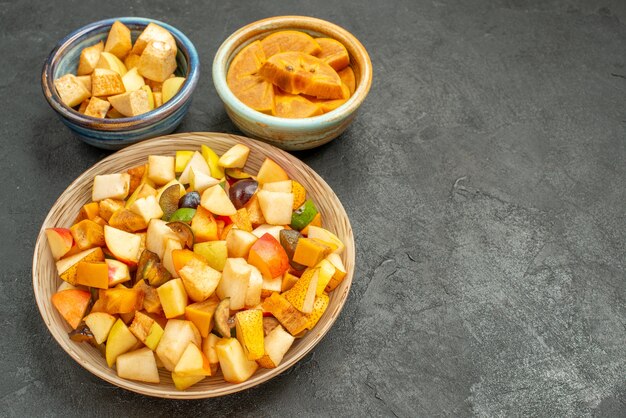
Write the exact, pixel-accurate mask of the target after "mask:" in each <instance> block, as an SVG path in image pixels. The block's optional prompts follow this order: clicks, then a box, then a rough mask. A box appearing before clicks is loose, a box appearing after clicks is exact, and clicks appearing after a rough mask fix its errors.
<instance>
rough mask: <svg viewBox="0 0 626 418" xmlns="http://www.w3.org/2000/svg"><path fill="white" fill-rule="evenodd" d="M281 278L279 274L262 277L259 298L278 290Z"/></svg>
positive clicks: (280, 286) (279, 289)
mask: <svg viewBox="0 0 626 418" xmlns="http://www.w3.org/2000/svg"><path fill="white" fill-rule="evenodd" d="M282 284H283V278H282V277H281V276H278V277H274V278H265V277H263V286H262V287H261V298H266V297H268V296H269V295H271V294H272V293H274V292H280V291H281V289H282Z"/></svg>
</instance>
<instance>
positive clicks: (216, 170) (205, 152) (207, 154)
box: [200, 144, 224, 179]
mask: <svg viewBox="0 0 626 418" xmlns="http://www.w3.org/2000/svg"><path fill="white" fill-rule="evenodd" d="M200 151H201V153H202V157H203V158H204V160H205V161H206V162H207V164H208V165H209V168H210V169H211V177H214V178H216V179H221V178H222V177H224V169H222V167H220V166H219V164H218V161H219V159H220V157H219V156H218V155H217V154H216V153H215V151H213V150H212V149H211V148H210V147H208V146H206V145H204V144H203V145H201V146H200Z"/></svg>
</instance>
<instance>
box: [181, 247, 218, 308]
mask: <svg viewBox="0 0 626 418" xmlns="http://www.w3.org/2000/svg"><path fill="white" fill-rule="evenodd" d="M178 274H180V277H181V278H182V279H183V284H184V285H185V290H186V291H187V295H188V296H189V298H190V299H191V300H193V301H194V302H202V301H204V300H206V299H208V297H209V296H211V295H212V294H213V292H215V289H216V288H217V286H218V283H220V279H221V278H222V273H220V272H219V271H217V270H215V269H213V268H211V267H209V265H208V264H206V263H205V262H203V261H200V260H199V259H198V258H196V257H193V258H191V260H189V262H188V263H187V264H186V265H185V267H183V268H182V269H180V270H179V271H178Z"/></svg>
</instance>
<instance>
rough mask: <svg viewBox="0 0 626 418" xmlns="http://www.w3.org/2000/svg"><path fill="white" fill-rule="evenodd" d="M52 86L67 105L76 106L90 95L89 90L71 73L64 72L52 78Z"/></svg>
mask: <svg viewBox="0 0 626 418" xmlns="http://www.w3.org/2000/svg"><path fill="white" fill-rule="evenodd" d="M54 87H56V90H57V93H58V94H59V96H60V97H61V101H62V102H63V103H65V105H67V106H69V107H74V106H78V105H79V104H81V103H82V102H83V101H85V100H87V99H88V98H89V97H91V93H90V92H89V90H87V89H86V88H85V86H84V85H83V83H81V82H80V81H79V80H78V79H77V78H76V76H75V75H73V74H65V75H64V76H63V77H60V78H57V79H56V80H54Z"/></svg>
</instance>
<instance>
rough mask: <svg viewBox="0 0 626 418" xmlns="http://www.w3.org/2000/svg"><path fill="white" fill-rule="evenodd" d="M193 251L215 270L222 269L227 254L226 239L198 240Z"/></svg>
mask: <svg viewBox="0 0 626 418" xmlns="http://www.w3.org/2000/svg"><path fill="white" fill-rule="evenodd" d="M255 239H256V237H255ZM193 252H194V253H196V254H198V255H200V256H201V257H203V258H204V259H205V260H206V262H207V264H208V265H209V266H211V267H212V268H214V269H215V270H217V271H223V270H224V264H226V259H227V258H228V256H229V254H228V243H227V241H207V242H200V243H197V244H194V246H193Z"/></svg>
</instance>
